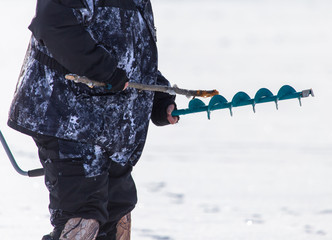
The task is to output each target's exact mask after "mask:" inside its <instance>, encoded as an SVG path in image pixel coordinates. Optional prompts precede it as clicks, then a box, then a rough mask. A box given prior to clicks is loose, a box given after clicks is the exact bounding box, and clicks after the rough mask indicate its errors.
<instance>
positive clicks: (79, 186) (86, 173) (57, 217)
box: [34, 136, 137, 240]
mask: <svg viewBox="0 0 332 240" xmlns="http://www.w3.org/2000/svg"><path fill="white" fill-rule="evenodd" d="M34 140H35V142H36V144H37V147H38V153H39V158H40V161H41V163H42V165H43V167H44V170H45V184H46V187H47V188H48V190H49V194H50V204H49V210H50V213H51V223H52V225H53V226H54V227H55V229H60V230H61V229H62V228H63V227H64V225H65V224H66V222H67V221H68V220H69V219H71V218H77V217H81V218H85V219H95V220H97V221H98V222H99V224H100V229H99V234H98V238H97V239H98V240H115V235H116V224H117V223H118V222H119V220H120V219H121V218H122V217H123V216H125V215H126V214H127V213H129V212H131V211H132V210H133V209H134V207H135V204H136V203H137V194H136V187H135V183H134V181H133V179H132V176H131V171H132V166H129V165H126V166H122V165H120V164H117V163H115V162H113V161H111V160H110V159H109V154H108V153H107V152H106V151H105V150H103V149H102V148H101V147H99V146H95V145H91V144H85V143H79V142H73V141H67V140H62V139H58V138H54V137H47V136H38V137H35V138H34Z"/></svg>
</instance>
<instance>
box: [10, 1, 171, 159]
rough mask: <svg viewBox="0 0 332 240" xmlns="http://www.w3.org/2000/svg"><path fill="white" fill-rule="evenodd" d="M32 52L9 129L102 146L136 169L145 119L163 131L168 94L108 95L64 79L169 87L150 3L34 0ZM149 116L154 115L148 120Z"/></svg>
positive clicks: (24, 70) (115, 157)
mask: <svg viewBox="0 0 332 240" xmlns="http://www.w3.org/2000/svg"><path fill="white" fill-rule="evenodd" d="M29 29H30V30H31V31H32V38H31V41H30V48H29V51H28V52H27V58H26V61H25V63H24V66H23V73H22V74H21V77H20V79H19V82H18V84H17V89H16V92H15V95H14V99H13V102H12V105H11V108H10V112H9V120H8V125H9V126H10V127H12V128H14V129H16V130H18V131H21V132H23V133H26V134H29V135H32V136H35V135H36V134H37V135H38V134H41V135H47V136H54V137H58V138H62V139H68V140H74V141H79V142H88V143H93V144H96V145H99V146H101V147H103V148H104V149H106V150H107V151H108V152H110V153H111V154H110V155H111V156H112V157H111V158H112V160H113V161H115V162H118V163H121V164H126V163H127V162H128V163H130V164H132V165H135V164H136V162H137V160H138V159H139V157H140V155H141V152H142V150H143V146H144V143H145V140H146V135H147V130H148V125H149V120H150V118H152V121H153V122H154V123H155V124H156V125H165V124H167V122H166V108H167V106H168V105H169V104H172V103H174V97H172V96H170V95H168V94H162V93H156V94H154V93H153V92H149V91H138V90H135V89H132V88H128V89H126V90H124V91H120V92H115V93H111V92H110V91H109V90H107V89H105V88H98V87H96V88H89V87H88V86H86V85H84V84H81V83H74V82H71V81H68V80H66V79H65V74H66V73H75V74H78V75H81V76H86V77H88V78H90V79H93V80H96V81H101V82H110V81H113V82H112V83H114V81H115V82H116V79H114V76H116V73H117V71H123V70H124V71H125V72H126V76H127V78H128V79H129V80H130V82H138V83H143V84H158V85H169V82H168V81H167V80H166V79H165V78H164V77H163V76H162V75H161V73H160V72H159V71H158V62H157V48H156V30H155V27H154V21H153V13H152V8H151V3H150V1H149V0H38V2H37V9H36V15H35V17H34V19H33V20H32V22H31V24H30V26H29ZM151 113H152V116H151Z"/></svg>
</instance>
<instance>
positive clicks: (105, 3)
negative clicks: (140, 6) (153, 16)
mask: <svg viewBox="0 0 332 240" xmlns="http://www.w3.org/2000/svg"><path fill="white" fill-rule="evenodd" d="M98 7H119V8H123V9H126V10H136V5H135V3H134V2H133V1H132V0H100V1H99V2H98Z"/></svg>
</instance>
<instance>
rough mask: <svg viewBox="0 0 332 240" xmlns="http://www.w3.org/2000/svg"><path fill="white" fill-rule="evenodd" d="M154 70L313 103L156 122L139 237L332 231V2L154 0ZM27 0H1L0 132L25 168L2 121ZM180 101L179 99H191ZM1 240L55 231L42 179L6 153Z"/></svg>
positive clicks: (19, 146)
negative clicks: (305, 94) (310, 92)
mask: <svg viewBox="0 0 332 240" xmlns="http://www.w3.org/2000/svg"><path fill="white" fill-rule="evenodd" d="M152 2H153V5H154V11H155V21H156V26H157V28H158V46H159V56H160V69H161V71H162V72H163V74H164V75H165V76H166V77H167V78H168V79H169V80H170V81H171V82H172V83H176V84H178V85H179V86H180V87H185V88H206V89H210V88H216V89H218V90H219V91H220V93H221V94H222V95H224V96H225V97H226V98H227V99H228V100H230V99H231V98H232V97H233V95H234V94H235V93H236V92H238V91H245V92H247V93H248V94H249V95H250V96H254V94H255V92H256V91H257V90H258V89H259V88H261V87H267V88H269V89H270V90H271V91H272V92H273V93H277V91H278V90H279V88H280V87H281V86H282V85H284V84H289V85H291V86H293V87H294V88H295V89H296V90H298V91H300V90H303V89H308V88H313V89H314V91H315V94H316V97H315V98H306V99H303V107H301V108H300V107H299V105H298V101H297V100H290V101H284V102H280V104H279V111H276V110H275V106H274V104H273V103H268V104H263V105H258V106H257V113H256V114H253V113H252V110H251V108H250V107H242V108H236V109H234V116H233V117H230V116H229V112H228V111H218V112H213V114H212V120H210V121H208V120H207V118H206V114H204V113H201V114H196V115H188V116H183V117H182V118H181V123H179V124H177V125H176V126H170V127H165V128H157V127H155V126H152V125H151V128H150V133H149V138H148V141H147V144H146V149H145V153H144V155H143V157H142V159H141V160H140V162H139V164H138V165H137V166H136V168H135V171H134V177H135V179H136V184H137V188H138V193H139V204H138V205H137V208H136V210H135V211H134V212H133V229H132V239H133V240H193V239H195V240H196V239H198V240H201V239H204V240H216V239H218V240H219V239H223V240H243V239H245V240H269V239H271V240H285V239H292V240H320V239H322V240H325V239H327V240H331V239H332V131H331V130H332V126H331V122H332V112H331V103H330V102H331V99H332V97H331V96H332V94H331V91H332V80H331V79H332V67H331V66H332V31H331V29H332V14H331V12H332V1H330V0H278V1H276V0H275V1H274V0H215V1H213V0H196V1H193V0H191V1H189V0H181V1H180V0H177V1H175V0H155V1H152ZM34 8H35V1H33V0H15V1H13V0H1V14H0V24H1V38H0V54H1V55H0V73H1V78H2V80H1V88H0V91H1V92H0V102H1V109H0V128H1V131H2V132H3V133H4V135H5V137H6V138H7V141H8V143H9V144H10V147H11V149H12V151H13V154H14V155H15V157H16V159H17V160H18V162H19V164H20V165H21V167H22V168H23V169H25V170H27V169H32V168H36V167H40V166H39V162H38V158H37V155H36V147H35V146H34V144H33V142H32V140H31V139H30V138H29V137H27V136H24V135H22V134H19V133H16V132H15V131H13V130H11V129H9V128H8V127H7V126H6V119H7V112H8V108H9V105H10V101H11V98H12V94H13V92H14V88H15V84H16V79H17V76H18V73H19V70H20V66H21V63H22V61H23V57H24V53H25V50H26V47H27V43H28V39H29V36H30V33H29V31H28V30H27V26H28V24H29V22H30V20H31V18H32V17H33V15H34ZM187 102H188V100H187V99H186V98H185V97H178V105H179V107H180V108H185V107H186V106H187ZM0 182H1V188H0V196H1V197H0V236H1V237H0V238H1V240H2V239H3V240H22V239H24V240H35V239H41V236H42V235H43V234H45V233H48V232H49V231H51V229H52V228H51V226H50V224H49V220H48V218H49V215H48V209H47V205H48V194H47V192H46V189H45V187H44V184H43V179H42V178H30V179H29V178H27V177H23V176H20V175H18V174H17V173H16V172H15V171H14V169H13V168H12V166H11V165H10V162H9V160H8V159H7V157H6V155H5V153H4V151H3V150H2V149H0Z"/></svg>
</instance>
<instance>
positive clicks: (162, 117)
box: [151, 71, 176, 126]
mask: <svg viewBox="0 0 332 240" xmlns="http://www.w3.org/2000/svg"><path fill="white" fill-rule="evenodd" d="M157 85H166V86H169V85H170V84H169V82H168V80H167V79H166V78H165V77H164V76H163V75H162V74H161V73H160V72H159V71H158V77H157ZM171 104H174V105H175V108H176V104H175V95H170V94H168V93H162V92H156V93H155V95H154V100H153V107H152V114H151V120H152V122H153V123H154V124H155V125H156V126H165V125H168V124H169V122H168V120H167V112H166V111H167V107H168V106H169V105H171Z"/></svg>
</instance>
